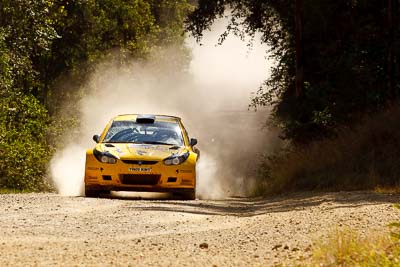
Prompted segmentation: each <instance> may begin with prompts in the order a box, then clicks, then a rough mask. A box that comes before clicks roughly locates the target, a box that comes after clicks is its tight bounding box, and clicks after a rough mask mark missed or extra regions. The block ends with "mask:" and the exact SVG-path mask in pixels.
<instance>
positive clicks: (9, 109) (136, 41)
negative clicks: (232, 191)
mask: <svg viewBox="0 0 400 267" xmlns="http://www.w3.org/2000/svg"><path fill="white" fill-rule="evenodd" d="M399 8H400V5H399V1H396V0H387V1H376V0H361V1H355V0H340V1H333V0H326V1H314V0H309V1H305V0H294V1H287V0H284V1H260V0H248V1H241V0H218V1H212V0H199V1H186V0H177V1H155V0H136V1H127V0H97V1H96V0H87V1H84V0H76V1H57V0H37V1H36V0H35V1H34V0H19V1H5V0H0V94H1V105H0V154H1V155H2V157H1V158H0V186H1V187H4V188H15V189H19V190H46V189H49V188H51V184H49V182H48V181H47V180H46V179H44V177H45V174H46V168H47V164H48V162H49V160H50V158H51V155H52V154H53V152H54V150H55V149H56V148H57V145H56V144H57V142H59V141H60V138H62V133H63V127H69V126H71V127H72V126H73V124H74V123H76V119H77V118H70V117H68V116H63V114H62V112H61V110H60V106H61V103H62V102H64V101H76V100H77V99H79V96H80V95H81V94H82V85H83V84H84V81H85V78H86V77H87V76H88V75H89V74H90V73H91V71H92V70H93V67H94V66H95V64H96V63H97V62H100V61H101V60H105V59H110V58H113V59H114V60H115V57H117V60H118V61H120V62H121V64H123V63H124V62H125V61H127V60H131V59H135V60H146V58H148V57H149V56H150V55H151V54H152V52H154V51H156V50H157V49H160V48H161V47H168V46H172V45H173V46H181V47H184V40H185V34H184V32H185V31H186V32H187V33H186V34H191V35H193V36H194V37H196V38H197V39H198V40H199V41H200V42H201V37H202V34H203V32H204V31H205V30H207V29H209V28H210V26H211V25H212V23H213V22H214V21H215V20H216V19H217V18H220V17H224V16H227V17H228V19H229V21H230V23H229V25H228V26H227V31H226V32H225V33H224V34H223V35H222V36H221V41H223V39H224V38H225V37H226V35H228V34H236V35H238V36H242V37H244V36H247V37H248V36H250V37H253V38H255V36H256V33H261V34H262V42H264V43H266V44H267V45H268V47H269V51H266V52H268V55H269V56H270V57H271V58H272V59H273V60H274V61H275V62H276V63H275V65H274V66H273V68H272V70H271V73H272V74H271V75H270V77H267V76H266V77H265V79H266V80H265V82H264V83H263V84H262V85H261V86H260V88H259V89H258V88H254V91H256V92H257V93H256V94H255V96H254V98H253V99H252V102H251V103H249V104H250V108H252V109H257V107H260V106H272V108H273V112H272V115H271V117H270V119H269V120H268V121H267V122H264V121H260V124H263V123H267V124H268V125H269V127H276V128H278V129H279V130H280V132H281V138H282V139H284V140H285V141H286V145H285V146H284V147H282V149H281V150H280V151H279V152H277V153H275V154H272V155H271V154H266V155H265V156H264V158H261V159H260V170H259V188H258V191H257V193H260V194H263V193H271V192H283V191H288V190H298V189H301V190H304V189H306V190H310V189H323V190H324V189H366V188H375V187H376V186H397V185H398V183H399V174H400V152H399V151H400V126H399V123H398V121H399V119H400V111H399V109H398V97H399V91H400V80H399V76H400V63H399V59H400V58H399V57H400V41H399V40H400V36H399V35H400V27H399V26H400V22H399V13H400V9H399ZM253 41H254V42H255V41H258V40H253ZM182 51H185V49H182ZM182 53H185V52H182ZM182 64H183V65H182V68H184V64H185V63H182ZM265 72H266V73H268V70H265ZM65 79H67V80H68V81H70V86H69V87H68V88H65V87H63V86H60V84H61V83H60V81H62V80H65ZM71 81H72V82H71Z"/></svg>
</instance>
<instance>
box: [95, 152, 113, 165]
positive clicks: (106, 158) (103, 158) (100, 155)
mask: <svg viewBox="0 0 400 267" xmlns="http://www.w3.org/2000/svg"><path fill="white" fill-rule="evenodd" d="M93 155H94V156H95V158H96V159H97V160H98V161H100V162H102V163H108V164H115V163H117V158H116V157H115V156H114V155H113V154H111V153H110V152H108V151H105V152H100V151H98V150H97V149H93Z"/></svg>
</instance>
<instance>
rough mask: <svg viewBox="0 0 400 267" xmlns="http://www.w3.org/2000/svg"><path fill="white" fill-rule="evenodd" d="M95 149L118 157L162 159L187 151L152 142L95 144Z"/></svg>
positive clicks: (184, 148) (182, 148)
mask: <svg viewBox="0 0 400 267" xmlns="http://www.w3.org/2000/svg"><path fill="white" fill-rule="evenodd" d="M96 150H98V151H101V152H105V151H108V152H109V153H111V154H112V155H114V156H115V157H117V158H119V159H142V160H157V161H160V160H163V159H165V158H168V157H169V156H172V155H174V154H182V153H185V152H187V151H188V149H187V148H186V147H176V146H172V145H153V144H118V143H113V144H97V145H96Z"/></svg>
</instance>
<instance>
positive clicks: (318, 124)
mask: <svg viewBox="0 0 400 267" xmlns="http://www.w3.org/2000/svg"><path fill="white" fill-rule="evenodd" d="M224 12H230V23H229V25H228V27H227V33H233V34H238V35H242V34H247V35H250V36H252V37H253V36H254V33H255V32H257V31H259V32H261V33H262V41H263V42H264V43H266V44H268V45H269V46H270V51H269V53H270V55H271V57H273V58H274V59H275V61H276V62H277V64H276V66H274V68H273V69H272V75H271V77H269V78H268V79H267V80H266V81H265V83H264V85H263V86H262V88H261V89H260V90H259V91H258V94H257V96H256V97H255V98H254V99H253V101H252V105H253V106H258V105H273V106H274V114H273V121H274V122H276V125H279V126H281V128H282V131H283V136H284V137H285V138H287V139H290V140H292V141H294V142H295V143H308V142H311V141H313V140H316V139H321V138H325V137H329V136H332V135H333V134H334V133H335V129H336V128H337V127H341V126H343V125H345V126H351V125H352V124H353V123H355V122H357V121H359V120H360V119H361V118H362V117H363V116H364V115H365V114H366V113H374V112H376V111H377V110H380V109H384V108H386V107H387V103H388V100H389V99H395V96H396V95H397V94H398V91H399V90H400V82H399V76H400V73H399V71H398V69H399V64H400V63H399V56H400V55H399V50H398V49H397V47H399V42H398V35H399V33H400V27H399V26H400V25H399V20H398V19H397V14H399V12H400V10H399V5H398V1H396V0H393V1H392V0H388V1H387V2H386V3H385V4H384V3H382V2H381V1H378V0H361V1H353V0H340V1H335V0H327V1H317V0H310V1H302V0H296V1H288V0H285V1H274V0H269V1H258V0H249V1H240V0H220V1H211V0H199V3H198V6H197V8H196V10H194V11H193V13H191V14H190V16H189V20H188V23H187V29H188V30H189V31H190V32H191V33H192V34H193V35H194V36H195V37H197V38H198V39H200V38H201V36H202V32H203V31H204V30H206V29H207V28H209V27H210V25H211V24H212V23H213V21H214V20H215V18H217V17H221V16H223V15H224ZM385 20H386V21H387V22H388V23H387V24H386V25H387V26H385V23H384V22H385Z"/></svg>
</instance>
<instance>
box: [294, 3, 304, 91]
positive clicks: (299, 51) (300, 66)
mask: <svg viewBox="0 0 400 267" xmlns="http://www.w3.org/2000/svg"><path fill="white" fill-rule="evenodd" d="M303 1H304V0H295V42H296V43H295V45H296V97H297V98H300V97H301V96H302V95H303V91H304V90H303V87H304V58H303V16H304V15H303V10H304V9H303V8H304V7H303V4H304V3H303Z"/></svg>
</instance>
